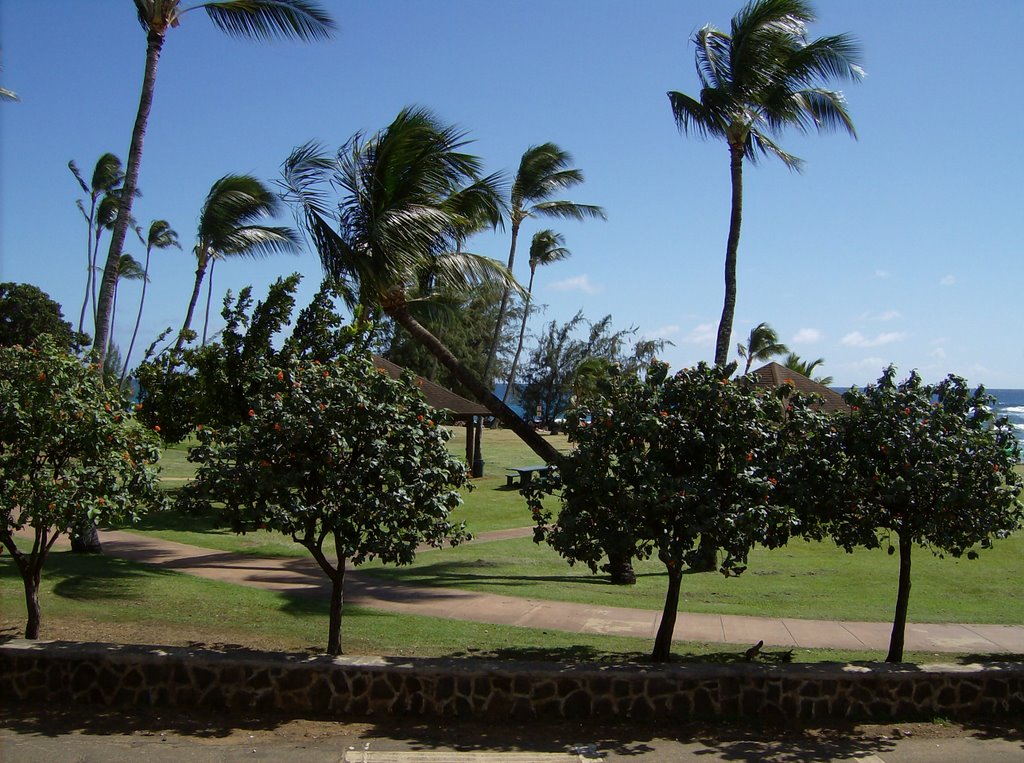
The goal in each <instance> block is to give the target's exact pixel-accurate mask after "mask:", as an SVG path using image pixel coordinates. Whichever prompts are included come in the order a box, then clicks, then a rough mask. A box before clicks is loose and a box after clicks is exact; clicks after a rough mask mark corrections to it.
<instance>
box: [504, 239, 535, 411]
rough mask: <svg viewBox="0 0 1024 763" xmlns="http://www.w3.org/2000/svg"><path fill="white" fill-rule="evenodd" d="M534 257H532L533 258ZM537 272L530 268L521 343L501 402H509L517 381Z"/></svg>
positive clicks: (520, 327)
mask: <svg viewBox="0 0 1024 763" xmlns="http://www.w3.org/2000/svg"><path fill="white" fill-rule="evenodd" d="M531 259H532V258H531ZM536 273H537V268H536V267H531V268H530V285H529V286H528V287H527V289H526V304H524V305H523V322H522V323H521V324H520V325H519V343H518V344H516V354H515V356H514V357H513V358H512V369H511V370H510V371H509V372H508V384H506V385H505V394H504V395H502V396H501V402H503V403H508V395H509V391H510V390H511V389H512V385H514V384H515V383H516V369H517V368H519V356H520V355H521V354H522V352H523V339H524V338H525V337H526V319H527V318H529V317H530V298H531V297H532V296H533V277H534V275H536Z"/></svg>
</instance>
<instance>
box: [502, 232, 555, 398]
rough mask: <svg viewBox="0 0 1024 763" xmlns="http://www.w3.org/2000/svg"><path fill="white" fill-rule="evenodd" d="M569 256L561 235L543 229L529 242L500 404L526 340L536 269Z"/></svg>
mask: <svg viewBox="0 0 1024 763" xmlns="http://www.w3.org/2000/svg"><path fill="white" fill-rule="evenodd" d="M570 254H571V252H570V251H569V250H568V249H566V248H565V237H564V236H563V235H562V234H561V233H555V232H554V231H553V230H551V229H550V228H545V229H544V230H541V231H537V232H536V233H534V234H533V241H531V242H530V283H529V285H527V287H526V300H525V303H524V305H523V320H522V322H521V323H520V325H519V342H518V343H517V344H516V354H515V355H514V356H513V357H512V368H511V370H510V371H509V372H508V384H506V385H505V394H504V395H503V396H502V402H505V403H507V402H508V396H509V391H510V390H511V389H512V387H513V385H514V384H515V383H516V369H517V368H518V367H519V356H520V355H521V354H522V352H523V340H524V339H525V338H526V321H527V319H528V318H529V317H530V299H531V297H532V296H533V279H534V276H535V275H536V274H537V268H538V267H541V266H543V265H550V264H551V263H552V262H558V261H559V260H564V259H566V258H567V257H568V256H569V255H570Z"/></svg>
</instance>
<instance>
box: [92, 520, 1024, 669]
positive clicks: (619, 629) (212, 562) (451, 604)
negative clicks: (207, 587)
mask: <svg viewBox="0 0 1024 763" xmlns="http://www.w3.org/2000/svg"><path fill="white" fill-rule="evenodd" d="M523 533H524V530H503V531H498V532H496V533H483V534H481V536H480V540H481V541H483V540H498V539H501V538H510V537H518V536H521V535H522V534H523ZM101 540H102V542H103V548H104V551H105V552H106V553H109V554H111V555H114V556H118V557H121V558H124V559H130V560H132V561H136V562H142V563H145V564H153V565H157V566H160V567H164V568H166V569H172V570H176V571H178V572H184V573H188V574H190V575H197V576H199V577H204V578H209V579H211V580H221V581H225V582H229V583H237V584H239V585H247V586H252V587H255V588H263V589H266V590H270V591H277V592H281V593H291V594H296V593H298V594H300V595H309V596H326V591H327V580H326V578H325V577H324V575H323V573H322V572H321V570H320V569H319V567H317V565H316V563H315V562H314V561H313V560H312V559H311V558H281V557H255V556H247V555H243V554H233V553H229V552H224V551H211V550H210V549H205V548H199V547H197V546H189V545H186V544H183V543H175V542H173V541H166V540H161V539H159V538H154V537H151V536H143V535H138V534H135V533H128V532H122V531H106V532H103V533H101ZM478 542H479V541H478ZM345 601H346V603H347V604H352V605H355V606H360V607H370V608H374V609H380V610H384V611H388V612H397V613H402V614H410V615H427V616H429V617H441V618H446V619H449V620H467V621H472V622H481V623H496V624H506V625H517V626H522V627H528V628H542V629H551V630H560V631H568V632H573V633H596V634H605V635H616V636H637V637H640V638H651V639H653V638H654V636H655V634H656V632H657V628H658V624H659V622H660V620H661V612H660V611H658V612H656V611H651V610H643V609H629V608H625V607H597V606H590V605H587V604H572V603H568V602H556V601H543V600H539V599H524V598H518V597H514V596H501V595H498V594H487V593H476V592H472V591H464V590H460V589H454V588H428V587H422V586H421V587H416V586H404V585H394V584H392V583H389V582H386V581H383V580H381V579H376V578H373V577H372V576H371V575H368V574H366V573H361V572H352V571H350V572H349V573H348V574H347V576H346V581H345ZM891 627H892V626H891V624H890V623H885V622H877V623H876V622H870V623H869V622H838V621H833V620H796V619H790V618H761V617H740V616H736V615H709V614H695V613H685V612H680V613H679V615H678V619H677V620H676V627H675V640H677V641H701V642H712V643H726V644H745V645H748V646H749V645H750V644H754V643H756V642H757V641H762V640H763V641H764V643H765V645H766V646H772V647H785V648H789V647H804V648H828V649H867V650H872V651H882V652H884V651H886V650H887V649H888V646H889V634H890V630H891ZM906 649H907V650H908V651H921V652H960V653H963V652H970V653H977V654H1000V653H1013V654H1024V626H1015V625H957V624H917V623H908V624H907V629H906Z"/></svg>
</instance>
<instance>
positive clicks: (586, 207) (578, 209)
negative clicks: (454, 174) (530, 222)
mask: <svg viewBox="0 0 1024 763" xmlns="http://www.w3.org/2000/svg"><path fill="white" fill-rule="evenodd" d="M571 164H572V156H571V155H570V154H569V153H568V152H567V151H563V150H562V149H561V148H559V147H558V146H556V145H555V144H554V143H544V144H542V145H539V146H530V147H529V148H528V149H526V152H525V153H524V154H523V156H522V159H521V160H520V162H519V171H518V172H517V173H516V176H515V179H514V180H513V181H512V197H511V209H510V212H509V222H510V225H511V228H512V243H511V245H510V246H509V250H508V270H509V272H510V273H511V272H512V269H513V266H514V265H515V261H516V242H517V241H518V240H519V228H520V226H522V224H523V221H525V220H526V219H527V218H530V217H559V218H563V219H569V220H584V219H586V218H588V217H592V218H593V217H596V218H599V219H601V220H605V219H607V216H606V215H605V212H604V210H603V209H602V208H601V207H598V206H594V205H592V204H577V203H576V202H574V201H565V200H556V199H552V198H551V197H552V196H554V195H555V194H556V193H561V192H562V191H566V190H568V189H570V188H573V187H574V186H577V185H579V184H580V183H582V182H583V172H582V171H580V170H578V169H575V168H573V167H571V166H570V165H571ZM510 297H511V292H510V290H508V289H506V290H505V292H504V293H503V294H502V296H501V305H500V306H499V308H498V319H497V321H495V325H494V335H493V337H492V338H491V345H490V351H489V353H488V356H487V364H486V365H485V366H484V382H485V383H488V384H489V383H490V381H491V371H492V369H493V367H494V359H495V356H496V355H497V352H498V344H499V343H500V339H501V332H502V331H503V330H504V328H505V316H506V314H507V313H508V301H509V298H510Z"/></svg>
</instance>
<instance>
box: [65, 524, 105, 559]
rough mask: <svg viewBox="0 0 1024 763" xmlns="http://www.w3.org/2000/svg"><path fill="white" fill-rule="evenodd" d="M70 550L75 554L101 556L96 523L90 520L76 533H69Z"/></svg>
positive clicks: (101, 549)
mask: <svg viewBox="0 0 1024 763" xmlns="http://www.w3.org/2000/svg"><path fill="white" fill-rule="evenodd" d="M71 550H72V551H74V552H75V553H76V554H102V553H103V544H101V543H100V534H99V531H98V530H97V529H96V523H95V522H93V521H92V520H89V522H88V523H87V524H86V525H85V526H84V527H83V528H82V529H81V530H78V531H73V532H72V533H71Z"/></svg>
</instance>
